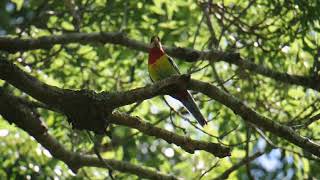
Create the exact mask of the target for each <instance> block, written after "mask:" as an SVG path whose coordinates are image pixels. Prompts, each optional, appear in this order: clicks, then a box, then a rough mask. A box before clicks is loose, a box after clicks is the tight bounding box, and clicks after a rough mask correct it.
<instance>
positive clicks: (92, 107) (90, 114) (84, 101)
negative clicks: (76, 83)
mask: <svg viewBox="0 0 320 180" xmlns="http://www.w3.org/2000/svg"><path fill="white" fill-rule="evenodd" d="M0 79H3V80H5V81H7V82H8V83H10V84H12V85H13V86H15V87H16V88H18V89H20V90H21V91H23V92H25V93H27V94H29V95H30V96H32V97H33V98H35V99H37V100H39V101H41V102H43V103H45V104H46V105H48V106H49V107H51V108H52V109H57V110H59V111H60V112H63V113H64V114H65V115H66V116H67V117H68V121H69V122H70V123H71V124H72V125H73V126H74V127H75V128H77V129H87V130H92V131H95V132H96V133H103V132H104V129H106V127H107V125H108V122H107V121H106V120H105V118H106V117H107V116H108V115H109V114H111V112H112V111H113V110H114V109H115V108H117V107H120V106H123V105H127V104H131V103H134V102H138V101H142V100H145V99H149V98H152V97H154V96H157V95H161V94H168V93H170V92H175V91H176V90H177V89H180V88H183V87H186V82H187V81H188V80H189V79H190V76H189V75H183V76H175V77H172V78H169V79H166V80H163V81H160V82H157V83H155V84H154V85H152V86H149V87H145V88H137V89H134V90H130V91H127V92H118V93H108V92H102V93H95V92H94V91H90V90H80V91H75V90H69V89H60V88H57V87H54V86H50V85H48V84H45V83H43V82H41V81H39V80H37V79H36V78H34V77H32V76H31V75H29V74H28V73H26V72H24V71H23V70H21V69H20V68H19V67H17V66H16V65H14V64H13V63H11V62H9V61H6V60H2V59H0ZM88 119H91V121H88Z"/></svg>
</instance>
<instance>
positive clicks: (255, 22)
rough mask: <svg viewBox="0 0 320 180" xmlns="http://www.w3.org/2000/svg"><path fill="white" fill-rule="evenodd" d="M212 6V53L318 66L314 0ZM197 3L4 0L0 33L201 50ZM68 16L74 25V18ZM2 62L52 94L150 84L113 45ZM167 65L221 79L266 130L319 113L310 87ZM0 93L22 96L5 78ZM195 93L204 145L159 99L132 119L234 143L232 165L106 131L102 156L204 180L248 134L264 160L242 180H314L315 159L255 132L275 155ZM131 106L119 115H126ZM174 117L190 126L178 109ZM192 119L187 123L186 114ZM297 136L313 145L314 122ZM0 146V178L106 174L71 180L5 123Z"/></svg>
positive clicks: (72, 138) (76, 139) (143, 59)
mask: <svg viewBox="0 0 320 180" xmlns="http://www.w3.org/2000/svg"><path fill="white" fill-rule="evenodd" d="M68 2H69V3H68ZM70 2H71V3H70ZM213 3H214V4H215V5H216V6H214V7H213V8H212V15H211V18H212V19H211V21H212V25H213V28H214V30H215V33H216V35H217V37H218V38H219V39H220V43H219V45H218V48H219V49H220V50H223V51H237V52H240V53H241V56H242V57H244V58H245V59H246V60H250V61H253V62H254V63H256V64H259V65H262V66H265V67H268V68H271V69H273V70H276V71H280V72H288V73H289V74H296V75H305V76H318V69H319V66H318V65H317V63H315V62H316V61H317V59H318V58H319V52H320V48H319V39H320V37H319V32H320V24H319V17H320V11H319V9H320V3H319V1H318V0H313V1H296V0H272V1H263V0H256V1H243V0H219V1H213ZM251 3H252V5H250V4H251ZM200 4H201V2H197V1H192V0H176V1H165V0H145V1H126V0H75V1H67V0H65V1H54V0H12V1H9V0H2V1H0V35H3V36H12V37H21V38H24V37H32V38H36V37H40V36H44V35H53V34H63V33H68V32H73V31H77V29H80V31H81V32H88V33H89V32H100V31H104V32H118V31H123V32H124V33H126V34H127V35H128V37H130V38H132V39H135V40H138V41H142V42H145V43H148V42H149V39H150V37H151V36H152V35H154V34H158V35H159V36H160V37H161V38H162V42H163V43H164V44H165V45H167V46H180V47H189V48H194V49H198V50H202V49H208V44H210V41H209V39H210V36H211V35H210V32H209V31H208V27H207V24H206V23H205V18H204V17H203V10H202V9H201V5H200ZM248 5H250V6H248ZM247 7H248V8H247ZM75 9H76V10H77V13H78V14H79V16H80V17H79V19H77V18H76V17H75V16H74V15H73V14H72V12H73V10H75ZM222 15H224V16H225V17H222ZM237 17H239V18H237ZM1 55H3V56H6V57H8V58H9V59H10V60H12V61H14V62H15V63H16V64H18V65H19V66H20V67H21V68H23V69H24V70H25V71H27V72H29V73H30V74H32V75H33V76H36V77H37V78H39V79H40V80H42V81H44V82H46V83H48V84H51V85H55V86H58V87H61V88H69V89H92V90H95V91H98V92H99V91H124V90H129V89H133V88H136V87H141V86H145V85H147V84H151V81H150V79H149V76H148V72H147V58H148V57H147V54H146V53H143V52H139V51H136V50H133V49H129V48H126V47H122V46H119V45H112V44H105V45H103V44H101V43H99V42H97V43H92V44H78V43H73V44H68V45H55V46H54V47H53V48H52V49H49V50H32V51H28V52H23V53H15V54H7V53H5V52H1ZM176 63H177V64H178V66H179V67H180V69H181V71H182V72H191V71H196V72H194V73H193V74H192V77H193V78H195V79H199V80H202V81H206V82H212V83H214V84H217V79H216V76H215V75H214V73H213V72H214V69H216V71H217V73H218V75H219V77H220V78H221V79H222V80H228V79H229V81H228V82H226V83H225V87H226V88H227V89H228V91H229V92H230V93H231V94H233V95H234V96H236V97H238V98H239V99H241V100H242V101H244V102H245V103H246V104H248V105H249V106H250V107H251V108H253V109H255V110H256V111H257V112H259V113H261V114H263V115H264V116H267V117H270V118H272V119H273V120H275V121H278V122H281V123H289V122H293V121H295V122H299V121H301V120H303V119H305V118H308V117H310V116H312V115H314V114H316V113H318V108H319V106H320V104H319V94H318V92H316V91H314V90H310V89H306V88H303V87H301V86H294V85H288V84H286V83H281V82H277V81H275V80H273V79H270V78H267V77H264V76H261V75H257V74H255V73H253V72H250V71H247V70H244V69H241V68H238V67H236V66H234V65H230V64H227V63H225V62H217V63H214V64H208V62H207V61H199V62H197V63H186V62H184V61H181V60H178V59H176ZM230 78H232V79H231V80H230ZM0 84H1V85H3V86H4V87H5V88H6V89H8V90H10V91H11V92H14V93H15V94H16V95H19V96H22V97H25V98H29V97H28V96H27V95H26V94H24V93H21V92H19V91H18V90H16V89H15V88H13V87H12V86H10V85H9V84H6V83H5V82H4V81H0ZM194 96H195V98H196V100H197V102H198V104H199V106H200V108H201V110H202V112H203V114H204V115H205V116H206V117H207V118H208V119H209V120H212V121H210V123H209V125H208V126H206V127H205V128H204V130H205V131H206V132H208V133H209V134H211V135H212V136H209V135H207V134H205V133H203V132H202V131H200V130H198V129H196V128H194V127H193V126H192V125H191V124H190V123H189V122H188V121H186V120H184V119H182V118H181V117H180V116H178V115H176V114H174V113H172V112H170V108H169V107H168V106H167V105H166V104H165V103H164V102H163V100H162V99H161V98H159V97H157V98H153V99H151V100H147V101H144V102H143V103H141V104H140V105H139V106H138V107H137V108H135V109H134V110H133V112H132V113H131V114H132V115H135V116H139V117H141V118H142V119H144V120H146V121H148V122H151V123H156V126H157V127H162V128H165V129H169V130H171V131H173V132H175V133H178V134H181V135H187V136H190V137H192V138H194V139H201V140H205V141H211V142H218V141H219V142H223V143H224V144H228V145H232V148H233V149H232V156H231V157H230V158H223V159H218V158H216V157H214V156H212V155H211V154H208V153H206V152H201V151H199V152H196V153H195V154H188V153H186V152H185V151H183V150H181V149H180V148H179V147H177V146H174V145H172V144H167V143H166V142H165V141H163V140H159V139H155V138H154V137H149V136H146V135H143V134H141V133H138V134H137V131H135V130H132V129H130V128H125V127H121V126H112V127H111V132H112V137H113V138H112V140H110V139H108V138H104V140H103V143H108V144H110V143H112V144H113V148H112V149H111V150H107V151H105V152H103V153H102V155H103V156H104V157H105V158H113V159H117V160H122V161H128V162H131V163H134V164H138V165H144V166H149V167H152V168H155V169H157V170H159V171H161V172H164V173H170V174H174V175H177V176H181V177H185V178H186V179H196V178H198V177H199V176H200V175H201V174H202V173H203V172H205V171H206V170H208V169H209V168H210V167H211V166H213V165H215V164H216V163H217V162H218V165H217V166H216V167H215V168H213V169H212V170H211V171H210V172H209V173H207V174H206V175H205V176H204V177H203V179H210V178H214V177H217V176H219V175H220V174H221V173H223V172H224V171H225V170H226V169H228V168H230V167H231V166H232V165H233V164H235V163H236V162H238V161H240V160H241V159H243V158H244V157H245V154H246V150H245V149H246V143H245V142H246V141H247V139H248V137H250V140H251V141H250V143H249V149H250V151H249V152H250V154H252V153H254V152H256V151H258V150H263V151H265V152H266V154H265V155H263V156H262V158H258V159H257V160H255V161H253V162H252V163H251V173H252V175H253V176H254V177H255V178H261V179H282V178H285V177H287V178H288V179H303V178H312V177H314V178H317V177H318V178H319V177H320V172H319V171H318V169H319V168H320V164H319V161H314V160H308V159H307V158H305V157H300V156H299V155H297V153H293V152H292V151H294V152H299V153H300V154H307V155H308V153H307V152H303V150H301V149H300V148H297V147H296V146H294V145H292V144H290V143H288V142H287V141H285V140H283V139H281V138H277V137H275V136H273V135H271V134H269V133H267V132H265V133H266V135H267V136H268V137H269V138H270V139H271V140H272V141H273V142H274V143H275V144H276V145H277V146H278V147H279V148H272V147H271V146H269V145H267V144H266V142H265V140H264V139H263V138H262V137H261V136H260V134H258V133H257V132H256V131H255V130H254V129H252V128H251V127H250V126H248V125H247V124H245V123H244V121H242V120H241V118H240V117H238V116H237V115H235V114H234V113H233V112H232V111H231V110H229V109H228V108H226V107H225V106H223V105H221V104H219V103H218V102H215V101H214V100H210V99H209V98H208V97H206V96H204V95H201V94H199V93H195V94H194ZM133 106H134V105H132V106H125V107H122V108H120V109H119V110H120V111H123V112H126V111H130V109H131V108H132V107H133ZM178 110H179V111H181V112H182V113H183V114H184V115H185V116H187V117H190V116H188V115H187V114H186V111H185V110H183V109H178ZM39 112H40V114H41V116H42V119H43V121H44V122H45V123H46V124H47V126H48V127H49V131H50V133H51V134H53V135H54V136H55V137H56V138H58V139H59V141H60V142H61V143H63V144H64V146H65V147H67V148H69V149H71V150H73V151H77V152H83V153H92V147H93V145H92V142H91V141H90V140H89V139H88V137H87V136H86V134H85V133H84V132H80V131H77V130H73V129H72V127H71V126H70V125H69V124H68V123H67V120H66V117H64V116H62V115H59V114H57V113H53V112H50V111H47V110H41V109H40V110H39ZM170 116H171V119H172V121H173V122H174V124H175V125H174V124H173V123H172V121H171V119H170ZM190 120H191V121H193V119H192V118H191V117H190ZM176 125H177V126H179V127H182V128H183V129H184V130H181V128H178V127H176ZM248 131H249V132H250V133H248ZM228 132H229V133H228ZM299 132H300V135H302V136H306V137H309V138H310V139H313V140H315V141H317V140H319V135H320V129H319V122H316V123H313V124H311V125H310V126H309V127H308V128H305V129H300V130H299ZM217 137H218V138H217ZM0 139H1V142H0V147H1V148H0V154H1V155H0V177H4V178H8V179H19V178H22V177H23V178H26V177H27V178H45V177H48V176H51V177H59V178H62V179H64V178H66V179H77V178H79V179H81V178H83V177H91V178H92V179H102V178H104V177H106V176H107V171H106V170H105V169H99V168H83V169H81V170H80V171H79V173H78V174H76V175H75V174H73V173H72V172H71V171H70V170H68V168H67V167H66V165H65V164H64V163H63V162H60V161H58V160H55V159H52V158H51V155H50V153H48V152H47V151H46V150H45V149H43V148H42V147H41V145H39V144H38V143H37V142H35V140H34V139H33V138H32V137H30V136H29V135H28V134H26V133H25V132H23V131H22V130H20V129H18V128H16V127H14V126H13V125H9V124H7V123H6V121H5V120H3V119H1V120H0ZM283 148H286V150H283ZM172 152H174V153H173V154H172ZM271 161H272V162H276V163H275V164H274V168H272V170H271V171H270V170H269V171H268V168H266V167H265V165H266V164H267V165H269V166H270V165H272V162H271ZM114 173H115V175H116V177H117V179H138V178H137V177H136V176H133V175H130V174H125V173H119V172H114ZM1 179H2V178H1ZM230 179H248V176H247V172H246V167H245V166H244V167H241V168H240V169H239V170H237V171H235V173H232V174H231V176H230Z"/></svg>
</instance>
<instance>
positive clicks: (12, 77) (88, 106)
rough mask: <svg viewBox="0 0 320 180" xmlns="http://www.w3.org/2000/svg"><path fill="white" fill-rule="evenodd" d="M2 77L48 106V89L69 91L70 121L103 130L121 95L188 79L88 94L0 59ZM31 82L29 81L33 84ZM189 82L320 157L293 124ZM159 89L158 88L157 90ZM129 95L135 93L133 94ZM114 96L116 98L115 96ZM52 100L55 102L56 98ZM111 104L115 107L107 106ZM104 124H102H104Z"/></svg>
mask: <svg viewBox="0 0 320 180" xmlns="http://www.w3.org/2000/svg"><path fill="white" fill-rule="evenodd" d="M14 72H16V73H14ZM26 77H27V78H26ZM19 78H22V79H23V80H24V81H25V82H21V83H24V85H25V86H24V87H22V86H21V85H20V84H18V83H17V82H20V81H21V80H19ZM0 79H4V80H6V81H8V82H9V83H11V84H13V85H14V86H16V87H18V88H19V89H20V90H22V91H24V90H27V91H26V92H30V95H31V96H33V97H34V98H35V99H38V100H39V101H43V99H44V100H45V101H44V102H45V103H47V105H49V106H51V105H53V106H54V105H56V104H54V103H53V104H52V103H51V101H50V100H48V101H47V97H45V98H43V96H41V95H42V94H45V92H47V90H48V89H49V90H48V91H53V92H60V91H61V92H66V94H68V95H67V96H66V94H61V95H60V96H59V97H57V98H59V99H61V100H60V102H61V104H59V105H58V107H57V108H58V109H61V111H62V112H64V113H65V114H66V115H67V116H68V117H70V114H71V115H73V116H71V117H72V118H76V119H71V123H73V124H75V125H78V126H77V128H79V129H88V130H94V131H96V132H104V129H105V127H106V126H105V123H106V122H107V121H106V120H105V118H106V117H108V115H110V114H111V112H110V110H111V111H112V110H113V109H114V108H115V105H114V104H112V102H113V103H116V102H117V101H121V100H119V99H121V97H122V96H123V97H124V99H127V100H128V104H130V103H132V102H135V101H141V100H143V99H148V98H151V97H153V96H156V95H160V94H168V93H170V92H172V90H175V89H178V88H181V87H185V86H182V84H184V83H187V80H186V79H188V78H186V76H174V77H171V78H168V79H165V80H163V81H160V82H157V83H155V84H154V85H152V86H150V87H144V88H138V89H135V90H130V91H127V92H121V93H119V95H121V96H117V95H116V94H114V93H113V94H111V95H110V96H108V93H103V94H102V95H101V94H97V93H95V92H93V91H88V92H87V91H85V93H83V92H81V91H72V90H63V89H59V88H56V87H51V86H48V85H46V84H44V83H42V82H40V81H38V80H37V79H35V78H34V77H32V76H30V75H28V74H27V73H25V72H23V71H22V70H20V69H19V68H18V67H17V66H15V65H14V64H11V63H9V62H7V61H5V60H0ZM28 83H30V84H31V85H30V84H28ZM176 85H178V86H176ZM188 85H189V88H190V89H192V90H195V91H199V92H202V93H204V94H206V95H207V96H209V97H211V98H213V99H215V100H217V101H219V102H220V103H222V104H224V105H225V106H227V107H228V108H230V109H232V110H233V111H234V112H235V113H236V114H238V115H240V116H241V117H242V118H243V120H245V121H248V122H250V123H253V124H255V125H256V126H258V127H260V128H263V129H265V130H267V131H269V132H271V133H273V134H275V135H277V136H279V137H282V138H284V139H286V140H288V141H289V142H292V143H293V144H295V145H297V146H299V147H301V148H303V149H305V150H307V151H309V152H310V153H312V154H314V155H316V156H318V157H320V146H319V145H318V144H316V143H314V142H312V141H310V140H309V139H308V138H305V137H302V136H300V135H298V134H297V133H296V132H295V131H294V130H293V129H291V128H290V127H288V126H284V125H281V124H279V123H277V122H276V121H272V120H271V119H269V118H267V117H264V116H262V115H260V114H258V113H257V112H255V111H254V110H252V109H251V108H249V107H248V106H246V105H244V104H243V103H242V102H241V101H240V100H238V99H237V98H235V97H233V96H231V95H229V94H227V93H226V92H224V91H222V90H220V89H218V88H217V87H215V86H213V85H211V84H209V83H204V82H201V81H196V80H192V81H191V82H189V83H188ZM38 86H41V87H38ZM26 87H29V88H30V89H25V88H26ZM172 87H173V88H172ZM51 88H52V89H51ZM157 88H159V89H158V91H157ZM33 89H34V90H35V91H36V92H37V91H43V92H38V93H39V94H40V96H38V95H37V93H34V92H33ZM70 94H71V95H70ZM130 94H132V96H131V95H130ZM112 97H116V98H115V99H113V98H112ZM42 98H43V99H42ZM113 100H116V101H113ZM53 101H54V102H55V100H53ZM122 102H123V103H121V105H125V102H126V101H125V100H123V101H122ZM108 107H113V108H109V109H108ZM69 119H70V118H69ZM88 119H91V121H88ZM79 124H80V125H81V126H80V125H79ZM101 124H102V125H103V126H101Z"/></svg>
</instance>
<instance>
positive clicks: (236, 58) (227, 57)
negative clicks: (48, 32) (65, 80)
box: [0, 32, 320, 91]
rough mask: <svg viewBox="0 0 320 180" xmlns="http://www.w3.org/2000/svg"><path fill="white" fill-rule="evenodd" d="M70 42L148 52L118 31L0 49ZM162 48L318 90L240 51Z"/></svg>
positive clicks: (315, 83)
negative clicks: (235, 66)
mask: <svg viewBox="0 0 320 180" xmlns="http://www.w3.org/2000/svg"><path fill="white" fill-rule="evenodd" d="M69 43H81V44H88V43H103V44H105V43H110V44H118V45H122V46H125V47H128V48H130V49H134V50H138V51H144V52H147V51H148V45H147V44H145V43H143V42H139V41H136V40H133V39H130V38H128V37H126V36H125V34H123V33H120V32H101V33H68V34H63V35H52V36H43V37H39V38H37V39H19V38H10V37H0V50H2V51H7V52H11V53H13V52H17V51H27V50H34V49H50V48H51V47H53V46H54V45H56V44H69ZM165 50H166V52H167V53H168V54H169V55H171V56H173V57H176V58H180V59H182V60H185V61H188V62H194V61H198V60H201V59H205V60H209V61H225V62H227V63H231V64H234V65H237V66H238V67H239V68H242V69H247V70H249V71H252V72H255V73H258V74H261V75H263V76H266V77H269V78H272V79H275V80H277V81H281V82H283V83H289V84H294V85H300V86H304V87H307V88H312V89H314V90H317V91H319V90H320V79H318V78H314V77H309V76H299V75H290V74H288V73H282V72H278V71H275V70H272V69H270V68H266V67H263V66H261V65H257V64H255V63H253V62H251V61H249V60H243V59H242V58H241V57H240V54H239V53H234V52H222V51H217V50H206V51H198V50H195V49H190V48H181V47H165Z"/></svg>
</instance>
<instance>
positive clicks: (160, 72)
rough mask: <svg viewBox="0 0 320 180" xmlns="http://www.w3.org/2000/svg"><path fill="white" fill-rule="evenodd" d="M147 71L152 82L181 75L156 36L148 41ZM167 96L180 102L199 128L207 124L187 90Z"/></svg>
mask: <svg viewBox="0 0 320 180" xmlns="http://www.w3.org/2000/svg"><path fill="white" fill-rule="evenodd" d="M148 71H149V75H150V78H151V80H152V81H153V82H155V81H160V80H162V79H165V78H168V77H170V76H173V75H179V74H181V73H180V71H179V69H178V66H177V65H176V64H175V62H174V61H173V59H172V58H171V57H170V56H169V55H168V54H167V53H166V52H165V51H164V50H163V47H162V44H161V42H160V38H159V37H158V36H152V38H151V40H150V46H149V57H148ZM169 95H170V96H171V97H173V98H174V99H177V100H178V101H180V102H181V103H182V104H183V105H184V107H185V108H186V109H187V110H188V111H189V113H191V114H192V115H193V117H194V118H195V119H196V120H197V121H198V123H199V124H200V125H201V126H204V125H206V124H207V121H206V119H205V118H204V117H203V115H202V114H201V112H200V109H199V107H198V106H197V104H196V102H195V101H194V99H193V97H192V95H191V94H190V92H188V90H187V89H185V90H179V91H178V92H176V93H173V94H169Z"/></svg>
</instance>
